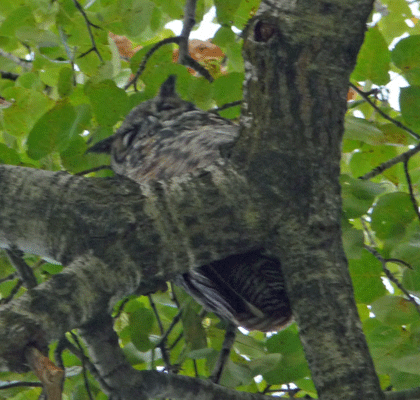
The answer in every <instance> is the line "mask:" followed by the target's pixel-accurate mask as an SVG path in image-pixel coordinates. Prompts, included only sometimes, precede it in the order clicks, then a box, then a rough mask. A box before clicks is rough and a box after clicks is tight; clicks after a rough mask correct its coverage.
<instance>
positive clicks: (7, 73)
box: [0, 71, 19, 81]
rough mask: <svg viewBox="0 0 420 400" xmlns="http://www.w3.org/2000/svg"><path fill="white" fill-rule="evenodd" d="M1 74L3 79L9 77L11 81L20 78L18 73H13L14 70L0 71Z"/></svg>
mask: <svg viewBox="0 0 420 400" xmlns="http://www.w3.org/2000/svg"><path fill="white" fill-rule="evenodd" d="M0 76H1V78H2V79H9V80H11V81H16V80H17V78H19V75H18V74H13V73H12V72H7V71H0Z"/></svg>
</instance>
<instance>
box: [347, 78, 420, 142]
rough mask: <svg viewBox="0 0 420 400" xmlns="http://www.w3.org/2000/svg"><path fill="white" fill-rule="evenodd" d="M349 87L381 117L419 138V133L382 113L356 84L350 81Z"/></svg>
mask: <svg viewBox="0 0 420 400" xmlns="http://www.w3.org/2000/svg"><path fill="white" fill-rule="evenodd" d="M350 87H352V88H353V89H354V90H355V91H356V92H357V93H359V95H360V96H361V97H363V99H364V100H365V101H366V102H367V103H369V104H370V105H371V106H372V107H373V108H374V109H375V110H376V111H377V112H378V113H379V114H381V116H382V117H384V118H385V119H386V120H388V121H390V122H392V123H393V124H394V125H395V126H398V128H401V129H404V130H405V131H406V132H408V133H409V134H410V135H411V136H412V137H413V138H415V139H417V140H420V135H418V134H417V133H416V132H414V131H412V130H411V129H410V128H408V127H406V126H405V125H404V124H402V123H401V122H400V121H397V120H396V119H394V118H391V117H390V116H389V115H387V114H386V113H384V112H383V111H382V110H381V109H380V108H379V107H378V106H377V105H376V104H375V103H374V102H373V101H372V100H371V99H370V98H369V95H368V94H366V93H365V92H364V91H363V90H360V89H359V88H358V87H357V86H356V85H354V84H353V83H351V82H350Z"/></svg>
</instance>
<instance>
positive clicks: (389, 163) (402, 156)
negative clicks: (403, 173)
mask: <svg viewBox="0 0 420 400" xmlns="http://www.w3.org/2000/svg"><path fill="white" fill-rule="evenodd" d="M419 151H420V144H418V145H416V146H415V147H413V148H412V149H410V150H408V151H406V152H405V153H402V154H400V155H399V156H397V157H394V158H392V159H391V160H388V161H385V162H384V163H382V164H381V165H378V166H377V167H376V168H374V169H373V170H372V171H370V172H368V173H367V174H365V175H362V176H360V177H359V179H363V180H367V179H371V178H373V177H375V176H377V175H379V174H381V173H382V172H384V171H385V170H387V169H389V168H391V167H393V166H394V165H395V164H398V163H399V162H404V161H405V160H408V159H409V158H410V157H412V156H414V154H417V153H418V152H419Z"/></svg>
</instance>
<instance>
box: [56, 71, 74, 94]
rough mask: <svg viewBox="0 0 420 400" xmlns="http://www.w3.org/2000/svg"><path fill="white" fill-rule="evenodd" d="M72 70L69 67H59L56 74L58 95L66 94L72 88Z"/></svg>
mask: <svg viewBox="0 0 420 400" xmlns="http://www.w3.org/2000/svg"><path fill="white" fill-rule="evenodd" d="M73 79H74V74H73V70H72V69H71V68H70V67H63V68H61V69H60V73H59V76H58V85H57V89H58V94H59V95H60V97H65V96H68V95H69V94H70V93H71V92H72V90H73Z"/></svg>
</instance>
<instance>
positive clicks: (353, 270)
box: [349, 250, 386, 304]
mask: <svg viewBox="0 0 420 400" xmlns="http://www.w3.org/2000/svg"><path fill="white" fill-rule="evenodd" d="M349 271H350V276H351V279H352V281H353V288H354V297H355V299H356V301H357V302H358V303H364V304H370V303H372V301H374V300H376V299H378V298H379V297H381V296H384V295H385V293H386V290H385V287H384V285H383V283H382V279H381V275H382V265H381V263H380V262H379V261H378V260H377V259H376V258H375V257H374V256H373V255H372V254H370V253H369V252H368V251H367V250H363V251H362V257H361V258H360V259H359V260H349Z"/></svg>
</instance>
